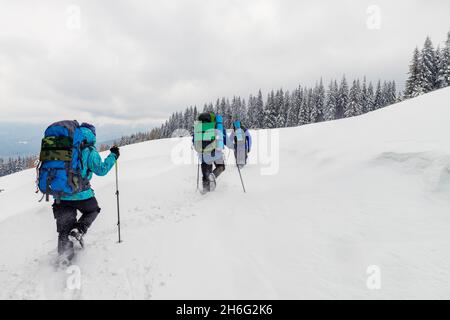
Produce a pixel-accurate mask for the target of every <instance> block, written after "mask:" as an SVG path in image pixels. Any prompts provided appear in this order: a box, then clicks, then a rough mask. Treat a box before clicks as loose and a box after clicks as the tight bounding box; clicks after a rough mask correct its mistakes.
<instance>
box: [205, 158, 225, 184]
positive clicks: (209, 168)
mask: <svg viewBox="0 0 450 320" xmlns="http://www.w3.org/2000/svg"><path fill="white" fill-rule="evenodd" d="M214 166H215V168H214V170H213V164H212V163H210V164H208V163H206V162H202V165H201V167H202V182H203V189H204V190H208V191H209V179H208V177H209V174H210V173H211V172H212V173H214V175H215V176H216V178H217V177H218V176H220V175H221V173H222V172H224V171H225V163H217V162H214Z"/></svg>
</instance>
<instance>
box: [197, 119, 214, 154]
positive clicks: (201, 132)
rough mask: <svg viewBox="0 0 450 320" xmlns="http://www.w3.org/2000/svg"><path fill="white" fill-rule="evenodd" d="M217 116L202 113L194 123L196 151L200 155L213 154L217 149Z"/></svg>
mask: <svg viewBox="0 0 450 320" xmlns="http://www.w3.org/2000/svg"><path fill="white" fill-rule="evenodd" d="M216 124H217V123H216V115H215V114H214V112H210V113H207V112H205V113H201V114H200V115H199V116H198V121H195V122H194V149H195V151H197V152H198V153H202V154H212V153H213V152H214V150H215V149H216V148H217V140H216Z"/></svg>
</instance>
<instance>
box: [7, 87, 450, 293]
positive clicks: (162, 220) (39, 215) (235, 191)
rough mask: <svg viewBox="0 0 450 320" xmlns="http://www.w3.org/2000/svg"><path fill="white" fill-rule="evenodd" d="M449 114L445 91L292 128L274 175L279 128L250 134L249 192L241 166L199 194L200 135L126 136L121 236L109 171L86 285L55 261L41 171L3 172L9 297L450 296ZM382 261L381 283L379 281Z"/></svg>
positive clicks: (85, 260) (85, 266) (86, 257)
mask: <svg viewBox="0 0 450 320" xmlns="http://www.w3.org/2000/svg"><path fill="white" fill-rule="evenodd" d="M448 119H450V89H444V90H440V91H436V92H433V93H430V94H427V95H425V96H421V97H419V98H416V99H413V100H409V101H406V102H403V103H400V104H397V105H394V106H391V107H388V108H385V109H383V110H379V111H376V112H372V113H370V114H366V115H364V116H360V117H356V118H352V119H346V120H340V121H334V122H328V123H322V124H315V125H309V126H303V127H300V128H290V129H282V130H279V141H280V143H279V150H277V148H275V150H272V156H273V157H272V159H273V163H275V164H276V159H277V157H278V158H279V170H278V171H277V172H275V174H272V175H267V174H262V172H264V173H268V172H269V173H270V171H271V170H267V167H268V165H267V163H266V160H267V159H264V158H263V157H261V155H262V154H264V152H263V151H264V149H266V148H264V147H263V146H265V145H266V144H267V143H266V142H265V141H264V140H265V139H263V137H264V136H267V134H269V135H272V138H274V137H275V138H276V136H277V133H276V132H275V133H274V132H269V133H268V132H266V131H260V132H258V133H257V132H254V133H253V134H254V135H255V136H256V140H257V141H256V142H255V143H256V144H257V145H258V148H257V149H259V153H260V154H259V155H258V150H257V149H255V150H254V152H253V153H252V159H251V160H252V162H253V164H252V165H250V166H248V167H246V168H245V169H244V170H243V171H242V174H243V178H244V181H245V183H246V188H247V193H246V194H244V193H243V192H242V188H241V185H240V180H239V175H238V172H237V170H236V168H235V167H234V166H233V165H230V166H228V167H227V170H226V171H225V173H224V174H223V175H222V176H221V177H220V178H219V184H218V187H217V190H216V191H215V192H214V193H212V194H208V195H206V196H202V195H200V194H199V193H198V192H196V175H197V167H196V165H195V163H194V164H190V165H189V164H179V163H177V161H174V160H175V159H177V155H179V153H180V152H181V153H182V152H184V153H185V154H188V155H192V150H191V149H190V142H189V139H172V140H160V141H153V142H148V143H142V144H137V145H132V146H128V147H124V148H122V152H121V153H122V157H121V159H120V164H119V171H120V189H121V204H122V211H121V212H122V233H123V239H124V242H123V243H121V244H117V243H116V241H117V234H116V207H115V195H114V192H115V184H114V172H111V173H110V174H109V175H108V176H107V177H105V178H98V177H96V178H94V180H93V185H94V188H95V190H96V193H97V197H98V200H99V203H100V205H101V207H102V212H101V214H100V216H99V218H98V220H97V221H96V222H95V224H94V225H93V227H92V229H91V230H90V232H89V234H88V235H87V236H86V242H87V248H86V250H84V251H82V252H80V254H79V256H78V258H77V260H76V263H77V265H78V266H79V267H80V270H81V280H82V287H81V290H69V289H67V288H66V280H67V278H68V277H70V275H68V274H65V273H64V272H61V271H59V272H55V271H54V269H53V268H52V266H51V264H50V262H51V260H52V258H53V257H54V255H55V251H54V248H55V245H56V231H55V223H54V220H53V215H52V212H51V206H50V204H49V203H44V202H42V203H38V202H37V200H38V199H39V196H38V195H36V194H34V178H35V172H34V171H33V170H29V171H25V172H21V173H18V174H14V175H11V176H8V177H4V178H1V179H0V188H4V189H6V191H5V192H3V193H0V208H1V212H0V298H3V299H5V298H7V299H8V298H9V299H11V298H46V299H51V298H69V299H70V298H71V299H80V298H81V299H91V298H99V299H102V298H113V299H114V298H125V299H127V298H136V299H148V298H153V299H162V298H164V299H165V298H169V299H172V298H193V299H197V298H212V299H215V298H233V299H244V298H245V299H265V298H273V299H298V298H325V299H334V298H345V299H347V298H363V299H365V298H375V299H378V298H447V299H448V298H450V290H449V283H450V255H449V252H450V232H449V230H450V173H449V168H450V126H449V125H448ZM273 141H276V139H273V140H272V142H273ZM275 146H276V143H275ZM278 151H279V153H277V152H278ZM231 158H232V156H230V158H229V160H231ZM257 160H259V161H257ZM262 162H264V163H266V164H262ZM274 167H275V168H276V167H277V166H276V165H275V166H274ZM272 171H273V170H272ZM374 266H375V267H374ZM368 270H369V273H370V274H368V273H367V271H368ZM373 270H379V271H380V285H381V288H380V289H378V290H371V289H370V288H372V287H371V286H369V287H368V286H367V281H368V278H369V280H373V279H374V278H373V276H374V274H372V273H371V272H372V271H373ZM376 274H378V273H376ZM369 282H370V281H369Z"/></svg>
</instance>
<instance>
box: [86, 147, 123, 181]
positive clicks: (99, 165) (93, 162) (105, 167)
mask: <svg viewBox="0 0 450 320" xmlns="http://www.w3.org/2000/svg"><path fill="white" fill-rule="evenodd" d="M115 163H116V155H115V154H114V153H111V154H110V155H109V156H107V157H106V159H105V161H102V158H101V157H100V154H99V153H98V151H97V150H92V151H91V153H90V155H89V158H88V168H89V170H90V171H91V172H93V173H95V174H96V175H97V176H105V175H106V174H107V173H108V172H109V170H111V168H112V167H113V166H114V164H115Z"/></svg>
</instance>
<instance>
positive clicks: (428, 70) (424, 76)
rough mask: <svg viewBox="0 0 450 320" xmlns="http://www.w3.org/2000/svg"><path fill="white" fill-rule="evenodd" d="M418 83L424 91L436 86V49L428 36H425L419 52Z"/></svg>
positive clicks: (431, 89)
mask: <svg viewBox="0 0 450 320" xmlns="http://www.w3.org/2000/svg"><path fill="white" fill-rule="evenodd" d="M419 69H420V74H419V78H420V85H421V88H422V89H423V92H424V93H427V92H430V91H433V90H434V89H436V88H437V86H438V81H437V79H438V65H437V58H436V51H435V50H434V48H433V43H432V42H431V39H430V37H427V39H426V40H425V44H424V46H423V49H422V52H421V59H420V68H419Z"/></svg>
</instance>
